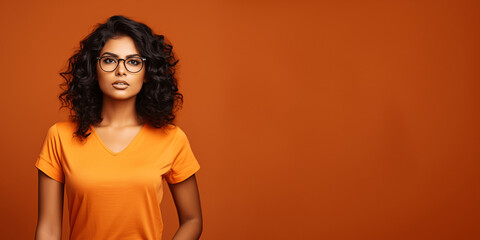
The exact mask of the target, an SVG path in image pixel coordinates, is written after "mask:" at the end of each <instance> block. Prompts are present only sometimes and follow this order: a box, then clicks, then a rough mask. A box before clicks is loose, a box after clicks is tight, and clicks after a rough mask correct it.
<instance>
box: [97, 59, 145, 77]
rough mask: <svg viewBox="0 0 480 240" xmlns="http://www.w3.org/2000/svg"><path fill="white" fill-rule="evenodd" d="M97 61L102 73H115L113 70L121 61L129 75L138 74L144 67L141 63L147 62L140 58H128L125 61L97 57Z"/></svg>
mask: <svg viewBox="0 0 480 240" xmlns="http://www.w3.org/2000/svg"><path fill="white" fill-rule="evenodd" d="M97 60H98V61H99V64H100V68H101V69H102V70H103V71H104V72H113V71H115V69H117V67H118V64H119V63H120V60H123V65H124V66H125V69H127V71H129V72H131V73H137V72H140V71H141V70H142V68H143V65H144V64H143V62H144V61H147V59H146V58H142V57H129V58H127V59H122V58H120V59H118V58H116V57H112V56H103V57H97Z"/></svg>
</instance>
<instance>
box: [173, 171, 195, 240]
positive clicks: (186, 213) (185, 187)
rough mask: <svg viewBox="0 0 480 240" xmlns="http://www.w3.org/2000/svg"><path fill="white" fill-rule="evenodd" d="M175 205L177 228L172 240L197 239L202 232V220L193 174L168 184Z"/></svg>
mask: <svg viewBox="0 0 480 240" xmlns="http://www.w3.org/2000/svg"><path fill="white" fill-rule="evenodd" d="M168 187H169V188H170V192H171V193H172V197H173V200H174V202H175V206H176V207H177V213H178V220H179V221H180V227H179V228H178V230H177V232H176V233H175V236H174V237H173V240H187V239H188V240H191V239H199V238H200V235H201V234H202V228H203V221H202V209H201V207H200V196H199V194H198V187H197V180H196V179H195V174H193V175H192V176H190V177H189V178H187V179H186V180H185V181H183V182H179V183H176V184H168Z"/></svg>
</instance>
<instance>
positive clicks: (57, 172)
mask: <svg viewBox="0 0 480 240" xmlns="http://www.w3.org/2000/svg"><path fill="white" fill-rule="evenodd" d="M38 157H39V158H40V159H43V161H44V162H45V163H47V164H48V165H49V166H50V167H51V168H52V169H53V170H54V171H55V172H56V174H57V175H58V176H59V177H60V178H64V177H65V176H64V175H63V171H62V170H58V169H57V168H56V167H55V166H53V165H52V164H51V163H50V161H49V160H48V159H46V158H44V157H43V156H42V155H39V156H38Z"/></svg>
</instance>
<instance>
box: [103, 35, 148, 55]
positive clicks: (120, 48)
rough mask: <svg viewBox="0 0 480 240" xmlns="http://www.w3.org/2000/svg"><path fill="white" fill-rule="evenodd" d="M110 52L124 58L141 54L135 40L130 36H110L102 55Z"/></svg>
mask: <svg viewBox="0 0 480 240" xmlns="http://www.w3.org/2000/svg"><path fill="white" fill-rule="evenodd" d="M106 52H108V53H109V55H114V56H115V55H116V56H117V57H120V58H123V57H127V56H129V55H134V54H139V52H138V50H137V48H136V46H135V42H134V41H133V39H132V38H131V37H129V36H121V37H116V38H110V39H109V40H107V42H106V43H105V45H104V46H103V48H102V50H101V51H100V55H103V54H104V53H106Z"/></svg>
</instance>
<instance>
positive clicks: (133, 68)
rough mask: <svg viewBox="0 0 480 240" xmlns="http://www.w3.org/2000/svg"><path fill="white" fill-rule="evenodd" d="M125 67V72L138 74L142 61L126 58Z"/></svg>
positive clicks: (135, 58)
mask: <svg viewBox="0 0 480 240" xmlns="http://www.w3.org/2000/svg"><path fill="white" fill-rule="evenodd" d="M125 66H126V67H127V70H128V71H130V72H138V71H140V70H142V67H143V61H142V59H140V58H137V57H131V58H127V60H126V61H125Z"/></svg>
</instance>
